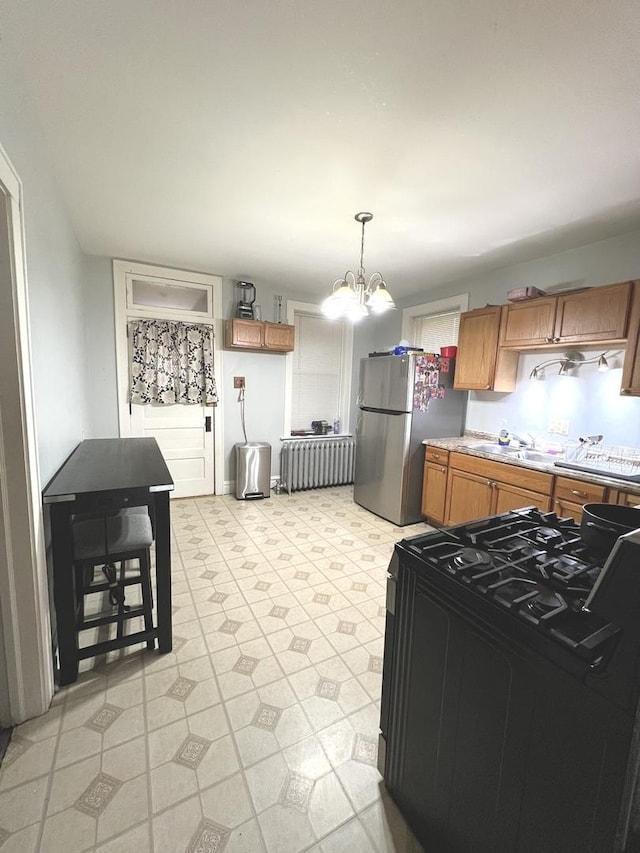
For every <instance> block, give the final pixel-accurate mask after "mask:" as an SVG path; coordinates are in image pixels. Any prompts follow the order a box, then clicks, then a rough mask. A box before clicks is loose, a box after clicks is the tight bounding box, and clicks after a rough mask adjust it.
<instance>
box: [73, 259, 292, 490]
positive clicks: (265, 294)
mask: <svg viewBox="0 0 640 853" xmlns="http://www.w3.org/2000/svg"><path fill="white" fill-rule="evenodd" d="M84 271H85V283H86V290H85V305H84V311H85V322H86V340H87V342H88V343H90V346H87V348H86V393H87V399H88V403H89V415H88V434H89V435H90V437H92V438H98V437H101V438H109V437H114V436H117V435H118V404H117V386H116V359H115V331H114V329H115V327H114V304H113V274H112V262H111V258H104V257H85V259H84ZM202 272H212V274H215V270H210V271H207V270H202ZM251 280H252V281H253V282H254V284H255V285H256V291H257V297H256V304H259V305H260V306H261V309H262V319H263V320H268V321H270V322H271V321H275V319H276V317H275V308H274V296H275V294H276V293H278V294H279V295H281V296H282V297H283V307H282V320H283V322H286V310H287V306H286V303H287V300H288V299H293V300H296V301H300V302H307V301H309V298H308V296H307V297H305V296H304V295H303V294H300V293H298V294H296V293H292V292H288V291H284V290H281V289H277V288H275V287H274V286H273V285H270V284H269V283H266V282H262V281H261V280H260V279H259V278H252V279H251ZM234 282H235V279H234V280H231V279H227V278H224V279H223V282H222V303H223V317H225V318H229V317H232V316H233V314H234V311H235V305H236V301H237V296H238V294H237V292H236V288H235V286H234ZM234 376H244V377H245V381H246V402H245V418H246V426H247V435H248V438H249V441H267V442H269V443H270V444H271V447H272V474H273V476H274V477H275V476H277V474H278V473H279V470H280V467H279V465H280V437H281V436H282V429H283V425H284V392H285V356H284V355H283V354H274V353H252V352H241V351H237V350H224V351H223V354H222V376H221V377H217V381H218V392H219V395H220V400H221V404H222V406H223V430H224V460H225V462H224V479H225V481H227V482H231V481H234V480H235V451H234V445H235V444H236V443H238V442H242V441H244V436H243V433H242V426H241V421H240V406H239V403H238V392H237V390H235V389H234V388H233V377H234Z"/></svg>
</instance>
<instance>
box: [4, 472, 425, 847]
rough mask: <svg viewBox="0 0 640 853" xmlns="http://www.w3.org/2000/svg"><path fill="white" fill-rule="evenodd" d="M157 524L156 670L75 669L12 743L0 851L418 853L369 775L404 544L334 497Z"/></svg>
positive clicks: (185, 504)
mask: <svg viewBox="0 0 640 853" xmlns="http://www.w3.org/2000/svg"><path fill="white" fill-rule="evenodd" d="M171 512H172V528H173V532H174V540H173V548H172V555H173V569H174V571H173V584H174V589H173V592H174V594H173V606H174V608H175V610H174V612H175V617H174V622H175V626H176V629H175V634H174V643H173V651H172V653H171V654H169V655H160V656H159V655H158V654H157V653H154V654H149V653H145V652H144V651H139V650H136V649H131V650H128V651H127V654H118V653H116V654H114V655H111V656H109V657H108V659H107V660H108V662H107V663H106V664H104V665H103V664H96V662H95V661H87V662H86V663H84V664H83V669H85V670H86V671H84V672H83V673H82V675H81V678H80V679H79V680H78V682H77V683H76V684H74V685H71V686H70V687H68V688H64V689H63V690H61V691H59V693H58V694H57V695H56V697H55V700H54V703H53V705H52V709H51V711H50V712H49V714H47V715H45V716H44V717H43V718H40V719H39V720H38V721H30V722H29V723H27V724H25V726H23V727H20V729H19V730H17V731H15V732H14V736H13V740H12V743H11V746H10V749H9V752H8V753H7V756H6V757H5V760H4V761H3V765H2V768H1V769H0V848H1V849H2V850H4V849H5V847H6V848H7V849H9V850H10V849H13V848H12V847H11V845H12V844H13V845H14V846H15V844H14V842H15V843H18V842H22V843H24V845H25V847H24V849H25V850H26V849H32V847H33V845H34V844H35V843H36V839H37V838H38V837H39V833H41V834H42V842H41V846H42V849H47V851H49V850H51V851H52V853H57V851H58V850H60V851H61V853H62V850H64V851H65V853H71V851H76V850H77V851H85V850H87V849H91V850H93V849H96V851H99V853H115V851H116V850H119V849H120V847H119V844H120V843H122V845H123V846H122V849H125V850H128V849H131V850H132V851H133V850H135V851H136V853H150V851H151V850H153V853H175V851H178V850H179V851H189V853H222V851H225V853H230V851H233V853H236V851H238V853H240V851H241V852H242V853H300V851H305V850H308V851H311V850H312V851H313V853H336V851H338V850H347V849H348V850H353V853H362V851H365V850H366V851H371V853H373V850H374V849H380V850H383V849H384V850H387V849H389V850H391V849H394V850H395V848H391V847H389V846H388V843H389V842H388V838H389V832H390V831H391V830H392V837H394V838H395V837H399V838H401V839H402V845H404V846H403V847H402V848H398V850H397V851H396V853H400V850H401V851H402V853H409V851H410V850H411V851H412V853H413V851H414V850H416V851H417V850H418V848H417V847H415V848H414V847H412V846H410V843H413V842H411V836H410V834H409V833H408V831H407V830H406V827H405V825H404V822H403V821H402V818H401V817H400V815H399V813H397V812H395V813H393V815H392V817H391V821H392V824H393V826H392V827H390V825H389V820H388V819H387V818H386V817H385V814H386V812H385V811H384V810H381V808H380V805H379V804H380V797H381V793H380V792H381V780H380V776H379V774H378V771H377V768H376V760H377V737H378V723H379V714H380V711H379V693H380V682H381V672H382V663H383V660H382V656H383V648H384V641H383V632H384V622H385V617H386V610H385V587H384V583H385V581H384V578H385V569H386V566H387V565H388V560H389V556H390V553H391V549H392V545H393V542H395V541H397V540H398V539H400V538H402V536H403V535H405V534H406V531H405V530H404V529H401V528H396V527H394V526H393V525H390V524H388V523H387V522H384V521H383V520H381V519H378V518H376V517H375V516H372V515H371V514H369V513H367V512H366V511H365V510H363V509H361V508H360V507H357V506H356V505H355V504H354V503H353V500H352V489H351V488H349V487H342V488H333V489H324V490H317V491H310V492H304V493H294V494H293V495H291V496H289V495H280V496H277V495H273V496H272V498H271V499H270V500H269V501H262V502H260V503H247V502H244V501H237V500H236V499H235V496H233V495H225V496H222V497H205V498H198V499H190V500H178V501H175V502H174V503H172V507H171ZM423 527H424V526H422V527H421V528H420V530H422V528H423ZM372 700H373V701H372ZM315 732H317V733H318V734H317V735H315V734H314V733H315ZM56 755H57V756H58V762H57V763H56V765H55V767H54V766H53V759H54V756H56ZM65 763H66V766H62V765H64V764H65ZM27 788H28V789H29V791H31V790H33V792H34V795H33V798H32V797H31V796H29V797H25V796H24V795H23V794H24V791H25V790H26V789H27ZM49 790H50V794H49V795H48V806H46V805H45V795H46V794H47V791H49ZM36 792H38V793H36ZM149 795H151V798H152V799H151V802H148V798H149ZM127 804H128V806H127ZM45 808H46V809H48V812H47V816H46V818H42V813H43V810H44V809H45ZM151 809H153V813H152V812H151ZM354 812H356V813H358V816H357V817H356V816H355V815H354ZM256 815H257V818H256ZM7 816H9V817H7ZM130 819H134V820H135V821H136V822H137V823H136V825H135V826H134V825H133V824H131V823H130V824H127V823H126V821H127V820H130ZM150 826H151V827H152V828H151V830H150ZM132 827H133V828H132ZM365 829H366V832H365ZM398 832H399V833H400V835H398ZM3 833H4V835H6V833H10V835H9V837H8V838H7V839H6V840H4V842H3V837H4V836H3ZM29 833H31V835H30V834H29ZM67 836H68V841H67ZM31 838H33V839H34V840H33V841H30V839H31ZM370 839H373V840H370ZM29 844H31V848H30V847H29V846H28V845H29ZM127 845H129V846H127ZM363 845H369V846H363ZM376 845H377V846H376ZM385 845H387V846H385Z"/></svg>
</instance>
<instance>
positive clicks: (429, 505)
mask: <svg viewBox="0 0 640 853" xmlns="http://www.w3.org/2000/svg"><path fill="white" fill-rule="evenodd" d="M446 494H447V468H446V466H445V465H438V464H437V463H433V462H427V463H426V464H425V466H424V477H423V480H422V514H423V515H424V516H426V517H427V518H432V519H433V520H434V521H437V522H439V523H440V524H444V503H445V497H446Z"/></svg>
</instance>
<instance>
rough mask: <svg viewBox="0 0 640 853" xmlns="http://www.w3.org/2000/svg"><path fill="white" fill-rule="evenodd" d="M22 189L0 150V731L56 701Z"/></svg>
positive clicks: (33, 715) (32, 715) (45, 708)
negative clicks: (32, 370)
mask: <svg viewBox="0 0 640 853" xmlns="http://www.w3.org/2000/svg"><path fill="white" fill-rule="evenodd" d="M29 338H30V331H29V308H28V299H27V284H26V263H25V256H24V223H23V219H22V184H21V183H20V180H19V178H18V176H17V174H16V172H15V171H14V169H13V167H12V165H11V163H10V161H9V159H8V158H7V157H6V155H5V153H4V151H3V150H2V148H0V402H1V405H0V727H1V726H8V725H14V724H16V723H20V722H22V721H24V720H26V719H28V718H30V717H35V716H37V715H38V714H42V713H44V712H45V711H46V710H47V708H48V706H49V703H50V701H51V697H52V696H53V660H52V652H51V627H50V622H49V598H48V588H47V569H46V561H45V547H44V534H43V518H42V506H41V500H40V489H41V484H40V472H39V466H38V452H37V443H36V434H35V416H34V406H33V390H32V382H31V346H30V340H29Z"/></svg>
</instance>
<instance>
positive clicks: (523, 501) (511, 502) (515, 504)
mask: <svg viewBox="0 0 640 853" xmlns="http://www.w3.org/2000/svg"><path fill="white" fill-rule="evenodd" d="M495 493H496V503H495V508H494V510H493V511H494V512H495V513H500V512H509V511H510V510H512V509H520V507H523V506H536V507H538V509H541V510H542V511H543V512H548V511H549V509H550V507H551V498H550V497H549V495H542V494H540V493H539V492H531V491H529V490H528V489H521V488H520V487H519V486H511V485H509V484H507V483H496V486H495Z"/></svg>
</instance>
